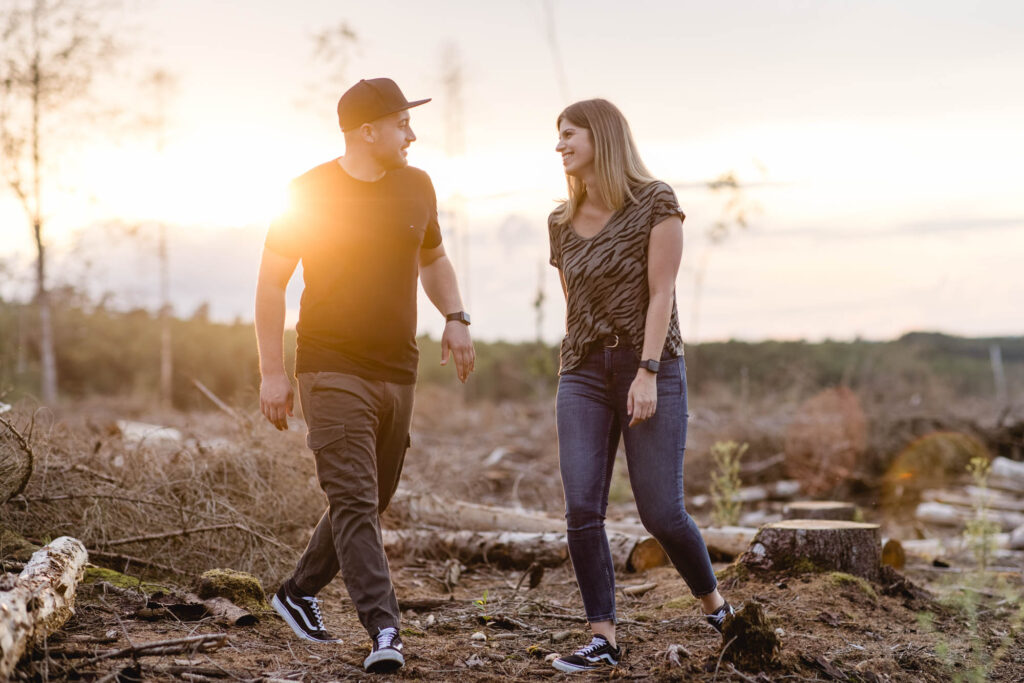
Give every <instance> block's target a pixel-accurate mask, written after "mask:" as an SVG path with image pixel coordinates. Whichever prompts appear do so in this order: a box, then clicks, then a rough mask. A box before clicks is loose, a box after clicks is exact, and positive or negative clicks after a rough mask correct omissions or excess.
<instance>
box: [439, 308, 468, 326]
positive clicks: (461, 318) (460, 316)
mask: <svg viewBox="0 0 1024 683" xmlns="http://www.w3.org/2000/svg"><path fill="white" fill-rule="evenodd" d="M444 319H445V322H449V323H462V324H463V325H468V324H469V313H466V312H465V311H455V312H454V313H449V314H448V315H446V316H445V317H444Z"/></svg>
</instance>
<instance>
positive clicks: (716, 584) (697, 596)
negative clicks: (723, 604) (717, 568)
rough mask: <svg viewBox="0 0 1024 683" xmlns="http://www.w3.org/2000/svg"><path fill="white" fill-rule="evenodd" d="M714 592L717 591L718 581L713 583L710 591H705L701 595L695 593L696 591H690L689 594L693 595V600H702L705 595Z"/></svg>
mask: <svg viewBox="0 0 1024 683" xmlns="http://www.w3.org/2000/svg"><path fill="white" fill-rule="evenodd" d="M716 590H718V581H715V585H714V586H712V587H711V590H709V591H705V592H703V593H697V592H696V591H690V592H691V593H693V597H695V598H703V597H704V596H705V595H711V594H712V593H714V592H715V591H716Z"/></svg>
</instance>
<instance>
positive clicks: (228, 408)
mask: <svg viewBox="0 0 1024 683" xmlns="http://www.w3.org/2000/svg"><path fill="white" fill-rule="evenodd" d="M192 384H194V385H195V386H196V389H198V390H199V391H200V392H201V393H202V394H203V396H205V397H206V398H208V399H210V402H211V403H213V405H215V406H217V407H218V408H220V409H221V410H222V411H224V412H225V413H227V414H228V415H230V416H231V417H233V418H235V420H237V421H239V422H241V421H242V418H241V417H239V415H238V413H236V412H235V409H234V408H232V407H231V406H229V405H228V404H227V403H225V402H224V401H222V400H221V399H220V397H219V396H217V394H215V393H213V392H212V391H210V389H209V388H208V387H207V386H206V385H205V384H203V383H202V382H200V381H199V380H198V379H196V378H195V377H193V378H192Z"/></svg>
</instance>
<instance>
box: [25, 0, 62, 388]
mask: <svg viewBox="0 0 1024 683" xmlns="http://www.w3.org/2000/svg"><path fill="white" fill-rule="evenodd" d="M40 11H41V8H40V7H39V6H38V5H37V6H36V7H35V8H34V10H33V12H32V31H33V33H34V34H35V38H36V40H35V52H34V54H33V57H32V208H31V212H30V213H31V216H30V218H31V220H32V235H33V237H35V242H36V305H37V306H39V326H40V330H39V356H40V361H41V364H42V386H41V387H40V389H41V393H42V398H43V402H44V403H49V404H53V403H55V402H56V401H57V358H56V353H55V351H54V343H53V320H52V318H51V315H50V294H49V292H48V291H47V289H46V248H45V245H44V244H43V211H42V153H41V151H40V149H39V134H40V133H39V117H40V115H41V106H40V105H41V102H40V98H41V97H42V94H43V83H42V73H41V71H40V66H41V61H42V55H41V53H40V49H39V12H40Z"/></svg>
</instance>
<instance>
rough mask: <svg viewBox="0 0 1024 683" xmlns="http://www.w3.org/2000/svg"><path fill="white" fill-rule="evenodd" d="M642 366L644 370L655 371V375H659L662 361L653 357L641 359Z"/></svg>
mask: <svg viewBox="0 0 1024 683" xmlns="http://www.w3.org/2000/svg"><path fill="white" fill-rule="evenodd" d="M640 367H642V368H643V369H644V370H647V371H649V372H653V373H654V374H655V375H657V374H658V368H660V367H661V363H659V362H658V361H656V360H654V359H653V358H648V359H647V360H642V361H640Z"/></svg>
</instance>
